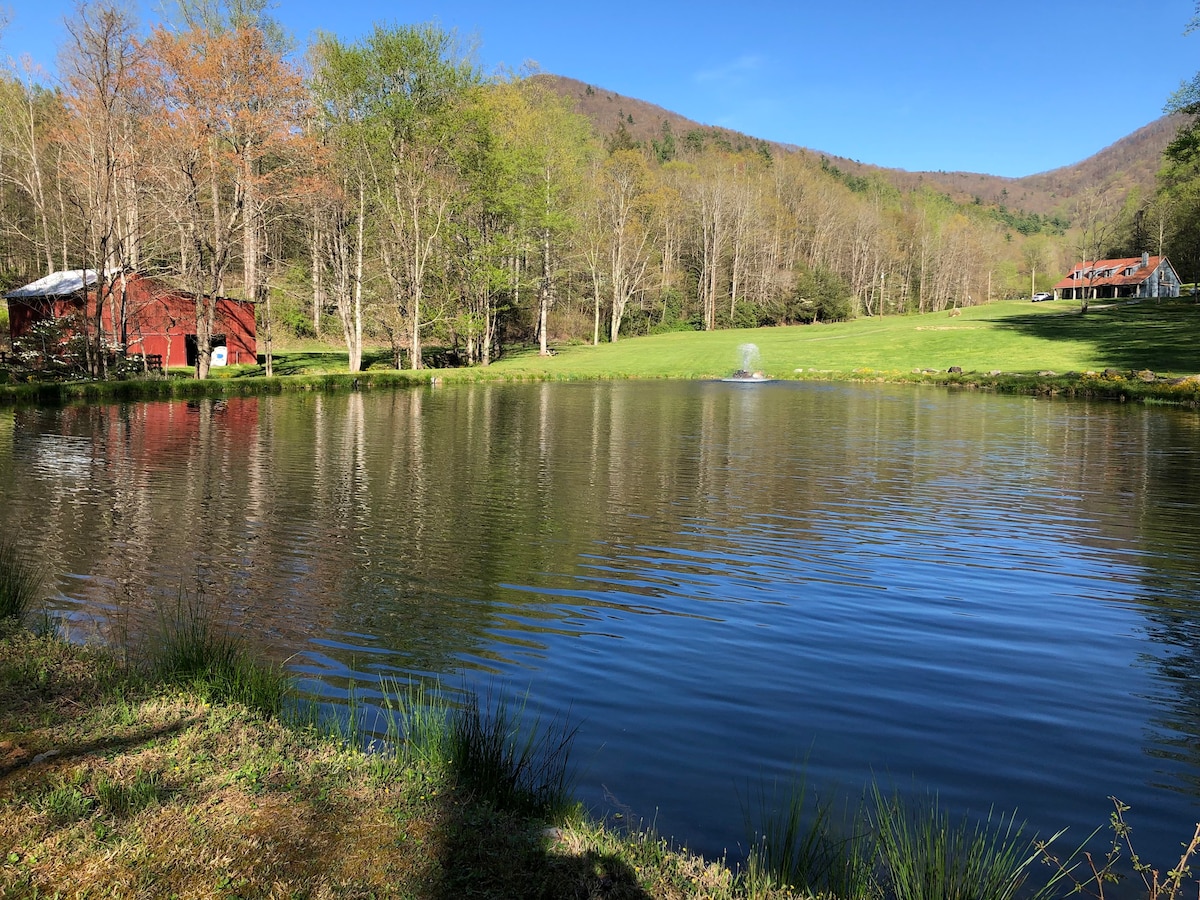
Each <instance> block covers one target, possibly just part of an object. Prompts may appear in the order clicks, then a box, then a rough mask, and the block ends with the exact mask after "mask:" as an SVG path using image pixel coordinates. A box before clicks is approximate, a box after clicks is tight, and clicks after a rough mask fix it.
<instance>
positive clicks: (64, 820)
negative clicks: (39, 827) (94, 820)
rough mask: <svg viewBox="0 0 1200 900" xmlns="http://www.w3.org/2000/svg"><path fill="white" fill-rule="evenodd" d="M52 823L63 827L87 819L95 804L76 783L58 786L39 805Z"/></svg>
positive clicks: (45, 795) (41, 799) (43, 797)
mask: <svg viewBox="0 0 1200 900" xmlns="http://www.w3.org/2000/svg"><path fill="white" fill-rule="evenodd" d="M37 805H38V808H40V809H41V810H42V811H43V812H44V813H46V815H48V816H49V817H50V821H51V822H53V823H54V824H55V825H57V826H59V827H62V826H65V825H71V824H74V823H75V822H79V821H81V820H83V819H86V818H87V817H88V816H89V815H91V813H92V808H93V807H94V806H95V802H94V801H93V800H92V798H91V797H89V796H87V795H86V794H85V793H84V792H83V791H82V790H81V789H80V786H79V784H78V783H76V782H75V781H69V782H65V783H63V784H58V785H55V786H54V787H52V788H51V789H50V790H48V791H47V792H46V793H45V794H43V795H42V796H41V798H40V799H39V801H38V803H37Z"/></svg>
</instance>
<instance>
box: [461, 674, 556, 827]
mask: <svg viewBox="0 0 1200 900" xmlns="http://www.w3.org/2000/svg"><path fill="white" fill-rule="evenodd" d="M577 731H578V726H572V725H570V724H569V723H568V722H567V721H566V720H565V719H559V720H556V721H554V722H552V723H551V724H550V725H549V726H548V727H545V728H543V727H541V723H540V722H539V721H538V720H534V721H533V722H526V721H525V703H524V701H522V702H521V703H520V705H518V706H516V707H510V706H509V704H508V701H507V700H505V698H504V697H503V696H493V695H492V694H490V693H489V694H488V695H487V696H486V697H485V698H484V701H483V702H481V701H480V698H479V695H478V694H475V693H470V694H468V695H467V699H466V702H465V704H464V705H463V706H462V707H461V708H460V709H458V710H456V712H455V715H454V716H453V717H452V719H451V721H450V734H449V754H448V762H449V765H450V767H451V771H452V773H453V775H454V776H455V778H456V780H457V781H458V782H459V783H460V784H462V785H464V786H465V787H467V788H468V789H469V790H471V791H472V792H473V793H474V794H475V795H476V796H477V797H479V798H481V799H484V800H488V801H490V802H492V803H494V804H496V806H498V807H500V808H501V809H507V810H513V811H524V812H528V813H531V814H532V813H558V812H563V811H565V810H567V809H569V808H570V807H571V806H572V805H573V803H572V802H571V789H572V787H573V783H572V776H571V768H570V754H571V745H572V743H573V741H574V738H575V734H576V732H577Z"/></svg>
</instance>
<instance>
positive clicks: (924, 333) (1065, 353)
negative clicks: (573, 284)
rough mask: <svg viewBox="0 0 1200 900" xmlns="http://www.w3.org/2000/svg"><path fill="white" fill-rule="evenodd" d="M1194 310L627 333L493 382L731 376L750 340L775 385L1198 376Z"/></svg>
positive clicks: (1045, 306)
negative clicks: (955, 369)
mask: <svg viewBox="0 0 1200 900" xmlns="http://www.w3.org/2000/svg"><path fill="white" fill-rule="evenodd" d="M1198 338H1200V306H1196V305H1195V304H1192V303H1183V302H1171V303H1166V302H1164V303H1162V304H1154V303H1140V304H1124V305H1119V306H1117V305H1114V306H1110V307H1104V308H1100V307H1098V306H1093V307H1092V309H1091V310H1090V311H1089V312H1088V314H1087V315H1080V314H1079V307H1078V305H1077V304H1076V303H1074V302H1071V301H1059V302H1050V303H1041V304H1037V305H1036V306H1035V305H1034V304H1031V303H1028V302H1024V303H1021V302H1003V303H993V304H990V305H987V306H979V307H972V308H968V309H963V310H962V311H961V314H960V315H956V316H951V315H949V314H948V313H947V312H940V313H931V314H927V315H921V316H894V317H888V318H864V319H857V320H855V321H853V322H845V323H838V324H833V325H798V326H793V327H789V328H759V329H752V330H735V331H716V332H681V333H675V334H665V335H654V336H650V337H642V338H631V339H625V340H621V341H618V342H617V343H616V344H601V345H600V346H599V347H591V346H566V347H562V348H559V349H558V352H557V353H556V355H555V356H553V357H551V358H549V359H543V358H541V357H539V356H538V355H537V354H536V353H534V352H531V351H524V352H516V353H510V354H508V355H506V356H505V357H504V358H503V359H501V360H499V361H498V362H496V363H494V364H493V366H492V369H493V370H494V371H495V374H497V375H508V376H512V375H519V374H523V375H528V376H531V377H532V376H545V375H548V376H550V377H585V378H586V377H648V378H652V377H684V378H686V377H714V376H722V375H728V374H731V373H732V372H733V371H735V370H736V369H737V368H738V367H739V365H740V361H741V354H740V352H739V350H738V348H739V346H740V345H742V344H745V343H753V344H755V345H756V346H757V347H758V349H759V352H760V354H761V365H760V367H761V368H762V370H763V371H764V372H765V373H766V374H768V375H771V376H773V377H776V378H789V377H796V376H797V375H798V374H799V372H798V370H803V372H805V373H810V374H811V373H821V372H826V373H842V374H850V373H853V372H855V371H857V370H863V369H869V370H872V371H875V372H879V373H885V374H903V373H908V372H911V371H912V370H914V369H936V370H940V371H945V370H946V369H948V368H949V367H951V366H961V367H962V368H963V369H964V370H965V371H968V372H971V371H975V372H982V373H987V372H991V371H993V370H1000V371H1003V372H1008V373H1022V372H1025V373H1036V372H1039V371H1044V370H1051V371H1055V372H1059V373H1062V372H1082V371H1088V370H1096V371H1100V370H1103V369H1105V368H1109V367H1112V368H1116V369H1122V370H1125V371H1128V370H1132V369H1150V370H1152V371H1155V372H1158V373H1160V374H1161V373H1170V374H1192V373H1197V372H1200V340H1197V339H1198Z"/></svg>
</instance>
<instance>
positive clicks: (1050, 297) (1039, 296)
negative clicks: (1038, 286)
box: [1033, 291, 1054, 303]
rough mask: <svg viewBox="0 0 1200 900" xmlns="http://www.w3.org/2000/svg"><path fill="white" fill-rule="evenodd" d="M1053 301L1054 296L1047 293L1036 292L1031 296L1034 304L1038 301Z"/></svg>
mask: <svg viewBox="0 0 1200 900" xmlns="http://www.w3.org/2000/svg"><path fill="white" fill-rule="evenodd" d="M1053 299H1054V295H1053V294H1050V293H1047V292H1046V291H1038V292H1037V293H1036V294H1034V295H1033V302H1034V303H1038V302H1039V301H1042V300H1053Z"/></svg>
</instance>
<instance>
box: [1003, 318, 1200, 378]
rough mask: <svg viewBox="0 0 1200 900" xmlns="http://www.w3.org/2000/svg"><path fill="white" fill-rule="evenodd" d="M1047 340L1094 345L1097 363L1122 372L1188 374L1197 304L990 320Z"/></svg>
mask: <svg viewBox="0 0 1200 900" xmlns="http://www.w3.org/2000/svg"><path fill="white" fill-rule="evenodd" d="M994 324H995V326H996V327H997V328H999V329H1011V330H1014V331H1017V332H1020V333H1021V334H1024V335H1028V336H1031V337H1036V338H1041V339H1043V340H1048V341H1077V342H1081V343H1086V344H1090V345H1091V346H1092V347H1094V355H1095V357H1096V359H1097V360H1098V364H1099V365H1100V366H1104V367H1111V368H1115V369H1121V370H1135V369H1150V370H1152V371H1154V372H1172V373H1177V374H1190V373H1195V372H1200V341H1197V340H1196V335H1197V334H1198V333H1200V305H1197V304H1195V303H1192V302H1188V301H1179V300H1172V301H1162V302H1158V303H1156V302H1154V301H1153V300H1144V301H1141V302H1139V303H1126V302H1122V303H1111V305H1106V304H1104V301H1101V303H1100V304H1095V303H1094V304H1093V305H1092V307H1091V309H1089V310H1088V312H1087V314H1086V315H1081V314H1080V312H1079V310H1078V308H1074V309H1065V310H1063V311H1062V312H1061V313H1057V314H1046V313H1044V312H1040V311H1039V312H1037V313H1033V312H1031V313H1030V314H1028V315H1017V316H1010V317H1008V318H1004V319H997V320H995V322H994Z"/></svg>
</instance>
